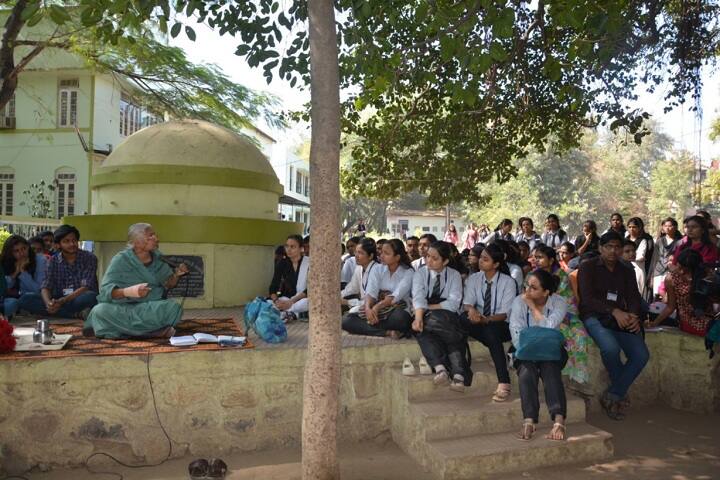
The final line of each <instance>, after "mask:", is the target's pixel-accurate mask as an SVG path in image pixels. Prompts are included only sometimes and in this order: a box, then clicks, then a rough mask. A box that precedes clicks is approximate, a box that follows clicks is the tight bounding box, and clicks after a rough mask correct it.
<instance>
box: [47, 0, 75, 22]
mask: <svg viewBox="0 0 720 480" xmlns="http://www.w3.org/2000/svg"><path fill="white" fill-rule="evenodd" d="M48 11H49V13H50V18H51V19H52V21H53V22H55V23H57V24H58V25H64V24H65V23H66V22H69V21H70V20H71V18H70V14H69V13H68V12H67V10H65V8H63V7H61V6H60V5H55V4H53V5H50V8H49V10H48Z"/></svg>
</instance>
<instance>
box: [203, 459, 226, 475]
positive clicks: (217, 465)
mask: <svg viewBox="0 0 720 480" xmlns="http://www.w3.org/2000/svg"><path fill="white" fill-rule="evenodd" d="M209 463H210V469H209V471H208V474H207V477H208V478H220V479H222V478H225V474H226V473H227V470H228V466H227V464H226V463H225V462H223V461H222V460H221V459H219V458H211V459H210V462H209Z"/></svg>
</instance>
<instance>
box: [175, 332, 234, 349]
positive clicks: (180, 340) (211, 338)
mask: <svg viewBox="0 0 720 480" xmlns="http://www.w3.org/2000/svg"><path fill="white" fill-rule="evenodd" d="M246 341H247V337H233V336H232V335H211V334H209V333H196V334H194V335H183V336H179V337H170V345H172V346H174V347H184V346H190V345H197V344H198V343H219V344H220V345H221V346H227V347H242V346H243V345H245V342H246Z"/></svg>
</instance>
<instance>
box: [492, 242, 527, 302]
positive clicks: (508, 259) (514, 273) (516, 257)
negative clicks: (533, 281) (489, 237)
mask: <svg viewBox="0 0 720 480" xmlns="http://www.w3.org/2000/svg"><path fill="white" fill-rule="evenodd" d="M494 243H497V244H498V246H499V247H500V248H501V249H502V251H503V253H505V263H506V264H507V268H508V270H509V271H510V276H511V277H512V279H513V280H515V283H516V284H517V292H516V293H515V295H517V294H518V293H520V292H522V288H523V282H524V281H525V274H524V273H523V270H522V268H520V265H518V263H519V262H520V249H519V248H518V247H517V243H515V242H514V241H506V240H496V241H495V242H494Z"/></svg>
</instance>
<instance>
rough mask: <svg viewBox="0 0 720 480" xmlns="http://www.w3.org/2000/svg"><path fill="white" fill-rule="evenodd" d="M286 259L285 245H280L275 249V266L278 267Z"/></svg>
mask: <svg viewBox="0 0 720 480" xmlns="http://www.w3.org/2000/svg"><path fill="white" fill-rule="evenodd" d="M284 258H286V255H285V245H278V246H277V247H276V248H275V262H274V265H275V266H277V264H278V263H279V262H280V261H282V260H283V259H284Z"/></svg>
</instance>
